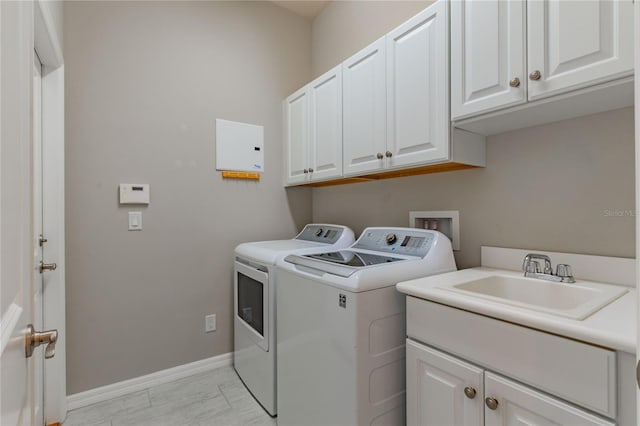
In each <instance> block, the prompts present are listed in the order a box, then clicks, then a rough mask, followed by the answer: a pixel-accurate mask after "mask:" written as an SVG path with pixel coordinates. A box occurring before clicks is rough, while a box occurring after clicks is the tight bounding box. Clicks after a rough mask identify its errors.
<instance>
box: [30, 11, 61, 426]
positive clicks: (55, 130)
mask: <svg viewBox="0 0 640 426" xmlns="http://www.w3.org/2000/svg"><path fill="white" fill-rule="evenodd" d="M60 36H62V34H57V33H56V29H55V26H54V25H53V17H52V15H51V11H50V10H49V4H48V2H47V1H45V0H36V1H35V2H34V49H35V51H36V52H37V53H38V57H39V58H40V61H41V62H42V134H43V152H42V156H43V164H44V166H43V171H42V173H43V182H44V185H43V194H44V195H43V208H44V226H43V228H44V230H45V232H46V235H45V237H46V238H47V239H48V240H49V242H48V243H47V253H48V254H47V259H46V261H49V262H55V263H57V265H58V268H57V270H56V271H55V273H52V274H49V275H48V276H47V278H46V281H45V284H44V287H43V322H44V325H43V326H44V329H45V330H49V329H54V328H55V329H57V330H58V342H57V344H56V355H55V357H54V358H51V359H49V360H47V361H46V362H45V367H44V368H45V371H44V373H45V374H44V395H45V401H44V409H45V412H44V418H45V424H51V423H57V422H60V423H62V421H63V420H64V418H65V417H66V414H67V381H66V350H65V336H66V329H65V328H66V327H65V259H64V254H65V238H64V235H65V234H64V232H65V228H64V61H63V57H62V49H61V45H60Z"/></svg>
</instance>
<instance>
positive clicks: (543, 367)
mask: <svg viewBox="0 0 640 426" xmlns="http://www.w3.org/2000/svg"><path fill="white" fill-rule="evenodd" d="M407 334H408V335H409V337H411V338H413V339H415V340H418V341H422V342H424V343H427V344H429V345H432V346H434V347H437V348H441V349H444V350H445V351H447V352H450V353H453V354H455V355H458V356H460V357H462V358H464V359H467V360H469V361H471V362H475V363H477V364H479V365H482V366H485V367H488V368H490V369H491V370H494V371H497V372H499V373H502V374H504V375H506V376H509V377H513V378H514V379H517V380H519V381H521V382H524V383H527V384H530V385H532V386H534V387H536V388H539V389H541V390H543V391H546V392H549V393H551V394H554V395H557V396H559V397H561V398H563V399H566V400H567V401H571V402H573V403H575V404H578V405H581V406H583V407H585V408H588V409H590V410H593V411H595V412H598V413H600V414H604V415H606V416H607V417H611V418H615V416H616V403H615V401H616V353H615V352H614V351H611V350H608V349H604V348H600V347H597V346H592V345H589V344H585V343H581V342H577V341H574V340H571V339H566V338H563V337H559V336H555V335H552V334H547V333H544V332H540V331H536V330H533V329H529V328H526V327H522V326H518V325H514V324H510V323H507V322H504V321H500V320H497V319H493V318H489V317H485V316H482V315H477V314H473V313H470V312H467V311H463V310H460V309H455V308H451V307H448V306H444V305H440V304H437V303H433V302H429V301H426V300H422V299H418V298H415V297H407Z"/></svg>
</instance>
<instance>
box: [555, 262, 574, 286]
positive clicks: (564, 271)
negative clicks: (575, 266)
mask: <svg viewBox="0 0 640 426" xmlns="http://www.w3.org/2000/svg"><path fill="white" fill-rule="evenodd" d="M556 276H558V277H560V278H562V282H563V283H575V282H576V280H575V279H574V278H573V272H572V271H571V265H567V264H566V263H559V264H558V266H557V267H556Z"/></svg>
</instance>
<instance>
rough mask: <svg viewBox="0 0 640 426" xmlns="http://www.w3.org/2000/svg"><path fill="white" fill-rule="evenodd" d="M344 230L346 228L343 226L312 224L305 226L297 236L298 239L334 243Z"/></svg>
mask: <svg viewBox="0 0 640 426" xmlns="http://www.w3.org/2000/svg"><path fill="white" fill-rule="evenodd" d="M344 232H345V228H344V227H341V226H333V225H315V224H311V225H307V226H305V227H304V229H303V230H302V232H300V233H299V234H298V235H297V236H296V240H305V241H314V242H317V243H326V244H334V243H336V242H337V241H338V240H339V239H340V237H341V236H342V234H343V233H344Z"/></svg>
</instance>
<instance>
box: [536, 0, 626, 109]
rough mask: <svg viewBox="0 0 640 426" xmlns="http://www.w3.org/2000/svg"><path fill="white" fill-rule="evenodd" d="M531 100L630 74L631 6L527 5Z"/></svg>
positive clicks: (556, 0)
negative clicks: (534, 74) (533, 74)
mask: <svg viewBox="0 0 640 426" xmlns="http://www.w3.org/2000/svg"><path fill="white" fill-rule="evenodd" d="M527 5H528V13H527V24H528V26H527V28H528V47H529V48H528V63H529V66H528V68H529V69H528V71H529V73H532V72H535V71H538V72H539V73H540V78H539V79H538V80H533V79H532V77H531V76H529V78H530V80H529V89H528V91H529V99H537V98H542V97H544V96H548V95H552V94H556V93H560V92H565V91H568V90H573V89H577V88H580V87H584V86H588V85H592V84H595V83H599V82H603V81H607V80H612V79H614V78H618V77H621V76H625V75H631V74H632V72H633V59H634V58H633V4H632V2H631V1H626V0H621V1H611V0H601V1H593V0H582V1H564V0H538V1H529V2H528V3H527Z"/></svg>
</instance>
